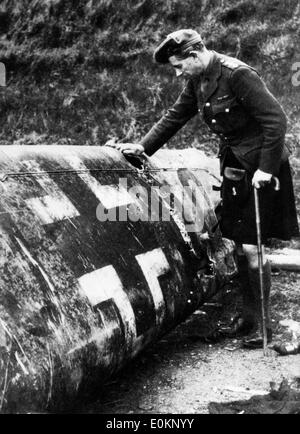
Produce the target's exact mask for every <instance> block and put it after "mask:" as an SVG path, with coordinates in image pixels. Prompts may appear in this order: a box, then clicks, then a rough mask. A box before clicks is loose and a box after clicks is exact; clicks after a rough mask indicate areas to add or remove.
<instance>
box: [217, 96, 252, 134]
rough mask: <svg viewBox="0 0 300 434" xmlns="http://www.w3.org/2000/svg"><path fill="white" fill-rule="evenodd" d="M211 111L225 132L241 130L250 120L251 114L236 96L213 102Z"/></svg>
mask: <svg viewBox="0 0 300 434" xmlns="http://www.w3.org/2000/svg"><path fill="white" fill-rule="evenodd" d="M211 113H212V117H213V118H214V119H216V123H217V124H219V125H220V126H221V128H222V132H224V133H230V132H234V131H236V130H240V129H242V128H243V127H244V126H245V125H246V124H247V122H248V121H249V115H248V114H247V112H246V111H245V109H244V107H243V106H242V105H241V104H240V103H239V102H238V100H237V99H236V97H234V98H230V99H227V100H224V101H216V102H212V104H211Z"/></svg>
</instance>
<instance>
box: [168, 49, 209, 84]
mask: <svg viewBox="0 0 300 434" xmlns="http://www.w3.org/2000/svg"><path fill="white" fill-rule="evenodd" d="M169 62H170V64H171V65H172V66H173V68H174V69H175V72H176V76H177V77H179V76H182V77H183V78H191V77H194V76H197V75H199V74H202V73H203V72H204V71H205V69H206V67H207V65H208V58H207V55H206V53H200V52H194V53H193V54H191V55H190V56H189V57H187V58H186V59H181V58H180V57H177V56H171V57H169Z"/></svg>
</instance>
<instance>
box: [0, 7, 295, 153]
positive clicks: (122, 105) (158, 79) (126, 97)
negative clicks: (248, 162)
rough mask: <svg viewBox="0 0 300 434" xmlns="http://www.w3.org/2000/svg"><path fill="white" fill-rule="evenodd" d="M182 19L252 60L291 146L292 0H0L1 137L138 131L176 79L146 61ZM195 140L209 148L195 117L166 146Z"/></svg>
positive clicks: (68, 138) (91, 139)
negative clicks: (274, 99)
mask: <svg viewBox="0 0 300 434" xmlns="http://www.w3.org/2000/svg"><path fill="white" fill-rule="evenodd" d="M182 27H192V28H195V29H196V30H198V31H200V32H201V33H202V35H203V37H204V39H205V41H206V43H207V45H208V47H209V48H211V49H214V50H216V51H221V52H225V53H227V54H232V55H237V56H238V57H239V58H240V59H242V60H244V61H246V62H248V63H250V64H252V65H254V66H256V67H257V68H258V70H259V71H260V72H261V73H262V75H263V77H264V78H265V80H266V81H267V82H268V84H269V85H270V87H271V89H272V90H273V91H274V93H275V94H276V95H277V96H278V97H279V99H280V100H281V102H282V103H283V105H284V107H285V109H286V111H287V113H288V117H289V121H290V122H289V136H288V138H289V141H290V144H291V145H292V146H294V147H295V146H296V144H297V136H298V135H299V134H300V122H299V117H300V116H299V115H300V86H299V87H294V86H293V85H292V74H293V71H292V66H293V64H294V63H295V62H297V61H300V5H299V2H298V0H283V1H280V0H269V1H267V0H255V1H250V0H242V1H241V0H233V1H229V0H212V1H207V0H139V1H133V0H118V1H117V0H24V1H22V2H21V1H19V0H2V1H1V2H0V61H2V62H4V63H5V65H6V67H7V75H8V83H7V87H6V88H0V125H1V128H0V140H1V141H2V142H6V143H7V142H8V143H11V142H13V141H17V143H28V142H29V143H40V142H46V143H47V142H49V143H52V142H53V141H59V142H62V143H74V144H75V143H76V144H91V145H96V144H103V143H104V142H105V141H106V140H107V139H109V138H111V137H118V138H119V139H123V140H127V141H134V140H138V138H139V137H141V136H142V135H143V134H144V133H145V132H146V131H147V130H148V129H149V127H150V126H151V125H152V124H153V122H154V121H155V120H156V119H158V118H159V116H160V115H161V114H162V113H163V112H164V111H165V109H166V108H167V107H168V106H169V105H170V104H171V103H172V102H173V101H174V100H175V98H176V95H177V93H178V92H179V90H180V88H181V87H182V83H180V82H178V81H176V79H175V77H174V74H173V72H172V71H171V70H170V68H169V67H162V66H157V65H155V64H154V63H153V61H152V52H153V49H154V47H155V46H156V45H157V44H158V43H159V42H160V41H161V40H162V38H163V37H164V36H165V35H166V34H167V33H169V32H171V31H174V30H176V29H178V28H182ZM199 126H200V129H199ZM195 138H196V139H195ZM192 143H194V146H197V147H204V148H205V147H206V148H207V149H210V148H211V147H212V148H213V147H214V141H212V140H211V135H210V134H209V133H208V130H207V128H206V127H205V126H204V125H203V124H202V121H201V119H195V120H192V121H191V122H190V123H189V124H188V125H187V126H186V127H185V128H184V129H183V130H182V131H181V132H180V133H179V134H178V135H177V136H176V137H175V138H174V139H172V141H171V142H170V144H169V146H179V147H180V146H183V145H184V144H188V145H191V144H192ZM295 151H296V150H295Z"/></svg>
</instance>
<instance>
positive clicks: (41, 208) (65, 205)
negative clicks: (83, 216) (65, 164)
mask: <svg viewBox="0 0 300 434" xmlns="http://www.w3.org/2000/svg"><path fill="white" fill-rule="evenodd" d="M23 164H24V165H25V167H27V169H28V170H32V171H35V172H42V169H41V168H40V166H39V164H38V163H37V162H36V161H33V160H30V161H24V163H23ZM36 180H37V182H38V183H39V184H40V186H41V187H42V188H43V189H44V190H45V192H46V193H48V194H46V195H45V196H41V197H33V198H30V199H26V204H27V206H28V207H29V208H30V209H31V211H32V212H33V213H34V214H35V215H36V216H37V217H38V218H39V219H40V221H41V223H42V224H43V225H48V224H51V223H54V222H57V221H62V220H66V219H71V218H74V217H79V215H80V214H79V212H78V211H77V209H76V208H75V206H74V205H73V204H72V202H71V201H70V200H69V199H68V198H67V196H66V195H65V194H64V193H63V192H62V191H61V190H60V188H59V187H58V186H57V184H56V183H55V182H54V181H53V180H52V179H51V178H50V177H49V175H47V174H46V173H44V174H43V176H40V177H36Z"/></svg>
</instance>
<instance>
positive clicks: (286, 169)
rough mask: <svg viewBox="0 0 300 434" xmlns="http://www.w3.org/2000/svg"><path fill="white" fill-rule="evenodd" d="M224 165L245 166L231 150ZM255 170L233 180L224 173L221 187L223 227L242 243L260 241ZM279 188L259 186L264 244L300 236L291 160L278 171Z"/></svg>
mask: <svg viewBox="0 0 300 434" xmlns="http://www.w3.org/2000/svg"><path fill="white" fill-rule="evenodd" d="M224 167H235V168H238V169H244V167H243V166H242V165H241V164H240V163H239V161H238V160H237V159H236V158H235V156H234V155H233V153H232V152H229V153H227V155H226V161H225V164H224ZM252 177H253V173H251V172H249V171H245V176H244V177H243V179H241V180H238V181H233V180H230V179H228V178H226V177H225V176H224V177H223V184H222V190H221V196H222V208H221V221H220V228H221V232H222V235H223V237H224V238H229V239H231V240H233V241H235V242H236V243H239V244H253V245H256V244H257V232H256V219H255V201H254V191H253V189H254V187H253V186H252V184H251V183H252ZM278 179H279V181H280V190H279V191H275V190H274V186H273V185H271V184H268V185H266V186H265V187H262V188H260V189H259V199H260V217H261V233H262V243H263V244H265V243H266V241H267V240H268V239H269V238H278V239H281V240H290V239H291V238H292V237H297V236H299V227H298V220H297V211H296V206H295V196H294V189H293V182H292V175H291V168H290V164H289V161H288V160H287V161H285V162H283V163H282V164H281V167H280V171H279V174H278Z"/></svg>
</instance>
